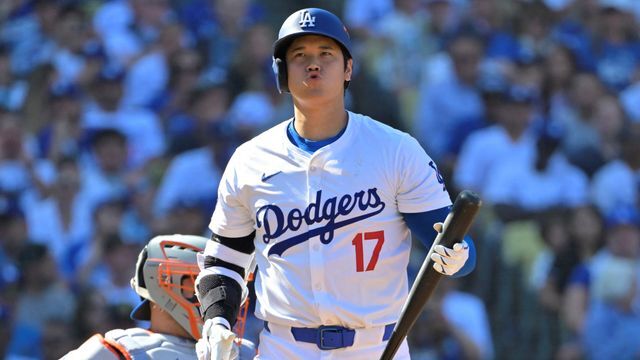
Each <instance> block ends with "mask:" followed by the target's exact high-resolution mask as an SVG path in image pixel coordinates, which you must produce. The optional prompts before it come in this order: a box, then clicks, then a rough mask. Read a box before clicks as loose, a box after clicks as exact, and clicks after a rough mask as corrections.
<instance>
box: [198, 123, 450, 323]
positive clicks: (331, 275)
mask: <svg viewBox="0 0 640 360" xmlns="http://www.w3.org/2000/svg"><path fill="white" fill-rule="evenodd" d="M289 121H290V120H288V121H285V122H283V123H281V124H279V125H277V126H275V127H273V128H272V129H270V130H267V131H266V132H264V133H263V134H261V135H259V136H257V137H256V138H254V139H252V140H250V141H248V142H247V143H245V144H243V145H241V146H240V147H238V149H237V150H236V152H235V153H234V155H233V156H232V158H231V159H230V161H229V164H228V165H227V168H226V170H225V172H224V175H223V177H222V179H221V183H220V187H219V191H218V202H217V204H216V209H215V211H214V213H213V216H212V218H211V223H210V225H209V226H210V229H211V230H212V231H213V232H214V233H216V234H218V235H221V236H224V237H232V238H233V237H242V236H246V235H248V234H250V233H251V232H253V231H254V230H255V231H256V237H255V239H254V243H255V247H256V262H257V265H258V268H259V273H258V275H257V277H256V283H255V289H256V295H257V298H258V304H257V307H256V315H257V316H258V317H259V318H261V319H264V320H267V321H269V322H273V323H276V324H279V325H285V326H297V327H317V326H320V325H341V326H345V327H348V328H352V329H354V328H369V327H378V326H384V325H386V324H390V323H394V322H396V321H397V319H398V317H399V314H400V311H401V308H402V306H403V303H404V301H405V298H406V296H407V293H408V280H407V274H406V269H407V265H408V261H409V251H410V247H411V236H410V231H409V229H408V228H407V226H406V224H405V222H404V220H403V219H402V215H401V214H400V213H414V212H424V211H429V210H434V209H439V208H442V207H445V206H449V205H451V199H450V196H449V194H448V193H447V191H446V189H445V187H444V184H443V180H442V177H441V176H440V175H439V174H438V172H437V168H436V166H435V165H434V163H433V162H432V160H431V159H430V158H429V156H428V155H427V154H426V153H425V151H424V150H423V149H422V147H421V146H420V145H419V144H418V142H417V141H416V140H415V139H414V138H412V137H411V136H410V135H408V134H406V133H403V132H400V131H398V130H395V129H393V128H391V127H389V126H386V125H384V124H381V123H379V122H377V121H375V120H373V119H371V118H368V117H366V116H363V115H359V114H355V113H351V112H349V120H348V124H347V128H346V129H345V132H344V133H343V135H342V136H341V137H340V138H338V139H337V140H336V141H335V142H333V143H331V144H329V145H327V146H324V147H323V148H321V149H319V150H318V151H316V152H315V153H314V154H308V153H306V152H304V151H303V150H301V149H299V148H297V147H296V146H295V145H293V144H292V143H291V141H290V140H289V139H288V137H287V129H286V127H287V124H288V123H289ZM425 226H431V224H425Z"/></svg>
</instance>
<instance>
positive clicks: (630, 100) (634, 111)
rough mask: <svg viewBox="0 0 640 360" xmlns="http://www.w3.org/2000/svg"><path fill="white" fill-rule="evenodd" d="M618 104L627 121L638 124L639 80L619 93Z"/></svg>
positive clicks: (639, 120)
mask: <svg viewBox="0 0 640 360" xmlns="http://www.w3.org/2000/svg"><path fill="white" fill-rule="evenodd" d="M620 103H621V104H622V107H623V108H624V111H625V114H626V115H627V116H628V117H629V119H631V120H632V121H634V122H640V80H636V82H635V83H634V84H632V85H629V87H627V88H626V89H624V90H622V91H621V92H620Z"/></svg>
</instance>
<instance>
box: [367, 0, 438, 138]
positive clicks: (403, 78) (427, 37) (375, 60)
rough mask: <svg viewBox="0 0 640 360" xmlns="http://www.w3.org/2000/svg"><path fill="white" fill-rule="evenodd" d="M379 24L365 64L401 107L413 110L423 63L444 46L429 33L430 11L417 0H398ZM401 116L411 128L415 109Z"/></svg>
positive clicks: (368, 44) (369, 42)
mask: <svg viewBox="0 0 640 360" xmlns="http://www.w3.org/2000/svg"><path fill="white" fill-rule="evenodd" d="M432 19H433V20H434V21H435V20H436V19H437V18H432ZM377 27H378V28H379V29H380V34H379V35H378V36H376V37H375V38H371V39H370V40H369V41H368V43H367V45H366V57H365V56H363V57H362V60H363V61H362V64H363V66H367V67H368V68H369V69H371V74H372V76H374V77H375V78H376V79H377V80H378V81H379V82H380V85H381V86H382V87H383V88H384V89H385V90H386V91H388V92H389V93H391V94H393V95H394V96H396V97H398V98H399V100H400V102H401V103H402V104H403V106H402V109H413V108H415V101H416V96H417V89H418V85H419V83H420V76H421V71H422V63H423V61H424V59H425V58H426V57H427V56H428V55H431V54H433V53H435V52H436V51H438V50H440V46H441V44H438V42H437V41H436V39H435V37H434V36H433V35H432V34H431V32H430V28H429V14H428V13H427V11H426V8H425V6H424V5H422V4H421V2H420V1H418V0H395V1H394V9H393V11H389V12H387V13H386V14H384V15H383V17H382V18H381V19H380V21H379V24H378V25H377ZM401 115H402V117H403V119H402V122H403V123H404V124H405V127H408V126H409V125H410V123H411V121H412V119H413V112H409V113H403V114H401Z"/></svg>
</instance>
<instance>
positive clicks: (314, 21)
mask: <svg viewBox="0 0 640 360" xmlns="http://www.w3.org/2000/svg"><path fill="white" fill-rule="evenodd" d="M302 35H322V36H326V37H329V38H331V39H333V40H335V41H336V42H337V43H338V44H339V45H340V46H341V47H342V51H343V53H344V55H345V57H346V58H348V59H350V58H351V57H352V56H351V53H352V52H351V38H350V36H349V32H348V31H347V28H346V27H345V26H344V24H343V23H342V21H341V20H340V19H339V18H338V17H337V16H336V15H334V14H332V13H331V12H329V11H326V10H323V9H318V8H307V9H302V10H298V11H296V12H294V13H293V14H291V15H289V17H288V18H287V19H286V20H285V21H284V23H283V24H282V27H281V28H280V32H279V33H278V40H276V42H275V43H274V44H273V72H274V73H275V74H276V80H277V85H278V90H279V91H280V92H281V93H283V92H289V86H288V83H287V64H286V62H285V54H286V52H287V49H288V48H289V45H291V43H292V42H293V40H294V39H295V38H297V37H299V36H302ZM348 85H349V82H348V81H346V82H345V85H344V86H345V89H346V88H347V86H348Z"/></svg>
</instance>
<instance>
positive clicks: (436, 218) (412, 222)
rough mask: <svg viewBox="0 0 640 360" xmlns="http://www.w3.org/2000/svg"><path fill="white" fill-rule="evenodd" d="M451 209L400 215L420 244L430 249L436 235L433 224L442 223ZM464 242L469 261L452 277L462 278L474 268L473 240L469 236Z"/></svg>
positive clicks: (474, 251) (474, 252)
mask: <svg viewBox="0 0 640 360" xmlns="http://www.w3.org/2000/svg"><path fill="white" fill-rule="evenodd" d="M450 209H451V207H450V206H447V207H443V208H440V209H436V210H431V211H426V212H421V213H406V214H404V213H403V214H402V217H403V218H404V221H405V222H406V223H407V226H408V227H409V230H411V233H412V234H413V235H415V236H416V237H417V238H418V239H419V240H420V241H421V242H422V244H423V245H424V246H425V247H426V248H427V249H430V248H431V244H433V240H435V238H436V236H437V235H438V233H437V232H436V231H435V230H434V229H433V224H435V223H437V222H444V219H445V218H446V217H447V215H448V214H449V211H450ZM464 241H466V242H467V244H469V259H467V262H466V263H465V264H464V266H463V267H462V269H460V271H458V272H457V273H455V274H453V275H452V277H454V278H456V277H462V276H465V275H467V274H469V273H470V272H471V271H473V269H474V268H475V267H476V247H475V245H474V243H473V240H472V239H471V237H470V236H469V235H467V236H465V237H464Z"/></svg>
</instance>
